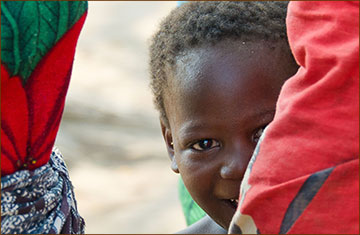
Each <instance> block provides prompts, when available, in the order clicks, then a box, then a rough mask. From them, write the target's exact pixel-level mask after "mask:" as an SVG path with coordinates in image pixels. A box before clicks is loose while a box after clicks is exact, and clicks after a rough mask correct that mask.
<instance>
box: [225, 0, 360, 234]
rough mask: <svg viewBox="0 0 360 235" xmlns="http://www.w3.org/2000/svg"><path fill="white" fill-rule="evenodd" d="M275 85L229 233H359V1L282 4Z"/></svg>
mask: <svg viewBox="0 0 360 235" xmlns="http://www.w3.org/2000/svg"><path fill="white" fill-rule="evenodd" d="M287 27H288V38H289V43H290V47H291V49H292V52H293V54H294V56H295V59H296V61H297V62H298V64H299V65H300V66H301V67H300V69H299V71H298V72H297V73H296V74H295V75H294V76H293V77H292V78H290V79H289V80H288V81H287V82H286V83H285V84H284V86H283V88H282V90H281V93H280V96H279V100H278V103H277V111H276V114H275V118H274V121H273V122H272V123H271V124H270V125H269V126H268V127H267V128H266V130H265V132H264V134H263V136H262V138H261V141H259V144H258V146H257V148H256V150H255V152H254V155H253V157H252V159H251V161H250V163H249V166H248V170H247V172H246V174H245V177H244V180H243V182H242V185H241V193H240V203H239V208H238V211H237V212H236V214H235V216H234V218H233V221H232V223H231V227H230V233H267V234H275V233H276V234H277V233H297V234H302V233H311V234H320V233H325V234H329V233H331V234H334V233H340V234H359V2H345V1H344V2H321V1H319V2H309V1H304V2H302V1H296V2H291V3H290V4H289V9H288V16H287Z"/></svg>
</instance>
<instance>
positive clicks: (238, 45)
mask: <svg viewBox="0 0 360 235" xmlns="http://www.w3.org/2000/svg"><path fill="white" fill-rule="evenodd" d="M274 48H276V46H274V43H271V42H268V41H263V40H259V41H245V40H224V41H221V42H219V43H217V44H206V45H202V46H201V47H196V48H191V49H187V50H185V51H183V52H182V53H180V54H179V55H178V56H176V58H175V65H174V66H173V68H172V76H173V77H175V78H176V83H185V84H187V83H189V82H190V81H192V80H193V79H194V78H196V77H201V76H200V75H201V73H202V72H204V71H206V70H207V69H211V68H210V67H212V66H214V65H215V64H225V63H234V62H236V61H239V60H241V61H242V62H243V63H242V64H247V59H248V58H249V56H257V57H261V56H266V55H268V54H269V53H271V52H272V51H273V50H274ZM279 52H280V53H283V52H282V51H279V50H278V53H279ZM255 53H256V55H253V54H255Z"/></svg>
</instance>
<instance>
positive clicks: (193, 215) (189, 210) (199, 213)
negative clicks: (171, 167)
mask: <svg viewBox="0 0 360 235" xmlns="http://www.w3.org/2000/svg"><path fill="white" fill-rule="evenodd" d="M178 188H179V197H180V202H181V206H182V209H183V212H184V215H185V220H186V224H187V225H188V226H189V225H191V224H193V223H195V222H197V221H198V220H200V219H201V218H203V217H204V216H205V215H206V213H205V211H203V210H202V209H201V208H200V206H199V205H198V204H197V203H196V202H195V201H194V200H193V199H192V197H191V196H190V193H189V192H188V191H187V189H186V187H185V185H184V182H183V181H182V179H181V177H180V179H179V184H178Z"/></svg>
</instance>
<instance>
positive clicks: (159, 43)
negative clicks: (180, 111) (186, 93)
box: [149, 1, 291, 125]
mask: <svg viewBox="0 0 360 235" xmlns="http://www.w3.org/2000/svg"><path fill="white" fill-rule="evenodd" d="M287 5H288V2H284V1H281V2H241V1H239V2H232V1H230V2H228V1H221V2H187V3H185V4H183V5H181V6H180V7H177V8H175V9H174V10H172V11H171V12H170V14H169V15H168V16H167V17H166V18H165V19H163V21H162V22H161V24H160V28H159V30H158V31H157V32H156V33H155V34H154V35H153V37H152V38H151V41H150V62H149V65H150V77H151V81H150V87H151V90H152V92H153V94H154V103H155V107H156V109H157V110H159V112H160V118H161V119H162V120H163V121H164V122H165V125H168V124H169V123H168V119H167V116H166V110H165V107H164V90H165V89H166V88H167V85H168V82H167V74H166V69H168V68H170V69H171V70H173V69H175V67H174V66H175V63H176V57H177V56H179V55H180V54H181V53H183V52H185V51H186V50H189V49H192V48H195V47H199V46H202V45H205V44H210V45H214V44H216V43H218V42H220V41H222V40H224V39H233V40H243V41H250V40H252V41H257V40H266V41H270V42H274V43H276V42H283V45H284V47H283V48H284V50H285V51H286V53H291V52H290V48H289V45H288V42H287V36H286V25H285V19H286V11H287Z"/></svg>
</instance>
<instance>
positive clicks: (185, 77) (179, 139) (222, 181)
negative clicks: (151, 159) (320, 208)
mask: <svg viewBox="0 0 360 235" xmlns="http://www.w3.org/2000/svg"><path fill="white" fill-rule="evenodd" d="M281 46H282V45H281V44H278V45H277V44H270V43H269V42H265V41H258V42H251V43H250V42H246V43H243V42H242V41H234V40H225V41H222V42H220V43H218V44H216V45H215V46H213V45H208V46H203V47H200V48H196V49H192V50H190V51H187V52H185V53H184V54H183V55H181V56H179V57H178V58H177V63H176V70H175V71H169V72H168V75H169V87H168V90H167V93H166V94H165V110H166V114H167V117H168V120H169V126H166V125H165V122H163V121H162V120H160V122H161V128H162V133H163V136H164V139H165V142H166V145H167V150H168V153H169V156H170V159H171V161H172V164H171V168H172V170H173V171H174V172H176V173H180V174H181V177H182V178H183V181H184V184H185V186H186V187H187V189H188V191H189V192H190V194H191V196H192V198H193V199H194V200H195V201H196V202H197V203H198V204H199V206H200V207H201V208H202V209H204V210H205V212H206V213H207V214H208V215H209V216H210V217H211V218H212V220H214V221H215V222H216V223H217V224H219V225H220V226H221V227H222V228H224V229H225V230H228V227H229V225H230V222H231V219H232V217H233V215H234V213H235V211H236V208H237V199H238V197H239V190H240V183H241V181H242V178H243V176H244V173H245V170H246V167H247V164H248V162H249V160H250V158H251V155H252V152H253V150H254V148H255V146H256V143H257V141H258V140H259V138H260V135H261V133H262V131H263V129H264V128H265V127H266V126H267V125H268V124H269V123H270V122H271V121H272V119H273V118H274V114H275V106H276V101H277V98H278V95H279V93H280V88H281V86H282V85H283V83H284V82H285V80H286V79H288V78H289V77H291V76H292V75H294V74H295V73H296V71H297V69H298V66H297V65H296V63H295V61H294V60H293V58H292V57H291V54H290V52H287V53H285V52H284V50H283V49H282V47H281ZM212 220H211V219H205V220H204V221H203V223H205V224H200V225H199V226H198V227H196V226H195V229H193V230H188V231H186V230H183V231H182V232H184V233H204V232H205V231H204V229H205V228H210V226H211V224H212V223H213V222H212ZM189 228H190V229H191V227H189ZM214 229H216V226H215V227H214ZM216 231H217V232H220V233H221V232H223V231H222V230H221V229H220V230H216ZM216 231H214V233H215V232H216Z"/></svg>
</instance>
